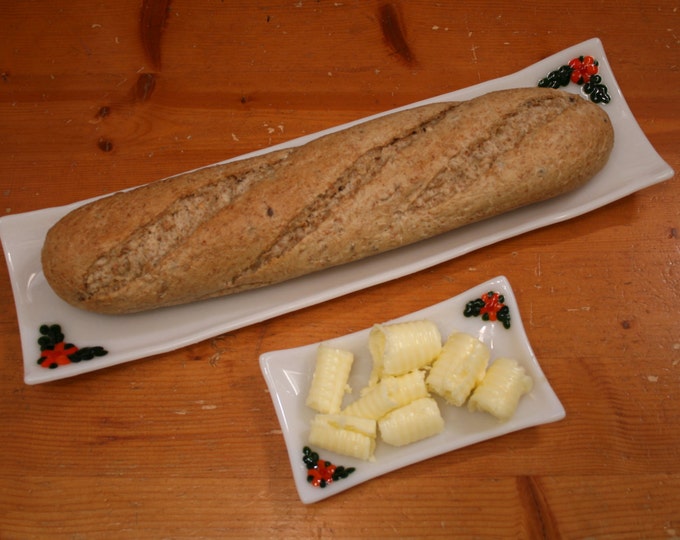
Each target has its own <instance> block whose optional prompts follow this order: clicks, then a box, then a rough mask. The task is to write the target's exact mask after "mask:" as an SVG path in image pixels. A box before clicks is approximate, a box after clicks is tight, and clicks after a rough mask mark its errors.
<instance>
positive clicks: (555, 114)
mask: <svg viewBox="0 0 680 540" xmlns="http://www.w3.org/2000/svg"><path fill="white" fill-rule="evenodd" d="M613 138H614V134H613V129H612V126H611V123H610V120H609V117H608V116H607V114H606V113H605V112H604V111H603V110H602V108H601V107H600V106H597V105H594V104H593V103H590V102H589V101H587V100H585V99H582V98H581V97H579V96H575V95H572V94H567V93H564V92H561V91H557V90H552V89H545V88H526V89H514V90H505V91H498V92H493V93H489V94H486V95H484V96H482V97H479V98H476V99H473V100H470V101H463V102H447V103H436V104H430V105H425V106H421V107H417V108H413V109H410V110H405V111H400V112H397V113H393V114H390V115H386V116H383V117H380V118H377V119H374V120H371V121H368V122H365V123H362V124H359V125H356V126H354V127H351V128H348V129H346V130H342V131H339V132H336V133H332V134H330V135H326V136H324V137H321V138H318V139H316V140H313V141H311V142H309V143H307V144H305V145H303V146H299V147H296V148H291V149H285V150H278V151H274V152H271V153H268V154H265V155H262V156H258V157H254V158H249V159H245V160H241V161H234V162H231V163H228V164H220V165H215V166H212V167H207V168H204V169H201V170H198V171H193V172H190V173H186V174H183V175H179V176H175V177H172V178H169V179H165V180H160V181H156V182H153V183H150V184H147V185H145V186H142V187H139V188H137V189H134V190H131V191H127V192H122V193H116V194H114V195H111V196H108V197H105V198H102V199H99V200H96V201H95V202H92V203H89V204H87V205H84V206H81V207H79V208H77V209H76V210H74V211H72V212H71V213H69V214H67V215H66V216H64V217H63V218H62V219H61V220H60V221H59V222H58V223H57V224H55V225H54V227H52V228H51V229H50V231H49V232H48V234H47V237H46V240H45V244H44V246H43V250H42V265H43V269H44V273H45V277H46V279H47V281H48V283H49V284H50V286H51V287H52V289H53V290H54V291H55V292H56V293H57V295H59V296H60V297H61V298H63V299H64V300H65V301H66V302H68V303H70V304H72V305H74V306H77V307H80V308H83V309H85V310H90V311H94V312H100V313H111V314H123V313H132V312H137V311H143V310H149V309H154V308H159V307H163V306H171V305H177V304H183V303H188V302H194V301H198V300H202V299H207V298H211V297H216V296H222V295H227V294H232V293H237V292H239V291H244V290H247V289H252V288H255V287H262V286H265V285H270V284H273V283H277V282H281V281H284V280H288V279H291V278H294V277H296V276H301V275H304V274H308V273H311V272H315V271H317V270H321V269H324V268H328V267H331V266H334V265H340V264H343V263H347V262H350V261H356V260H358V259H362V258H364V257H368V256H370V255H374V254H377V253H381V252H384V251H387V250H391V249H394V248H397V247H400V246H405V245H407V244H410V243H413V242H418V241H419V240H423V239H425V238H429V237H432V236H434V235H438V234H441V233H444V232H446V231H450V230H452V229H455V228H457V227H460V226H462V225H466V224H468V223H472V222H475V221H478V220H481V219H485V218H489V217H491V216H495V215H498V214H501V213H503V212H507V211H509V210H512V209H514V208H517V207H520V206H523V205H527V204H530V203H535V202H538V201H541V200H544V199H547V198H550V197H554V196H556V195H559V194H562V193H565V192H567V191H569V190H572V189H574V188H576V187H578V186H580V185H582V184H583V183H584V182H586V181H588V180H589V179H590V178H591V177H592V176H593V175H594V174H595V173H597V172H598V171H599V170H600V169H601V168H602V167H603V166H604V164H605V163H606V161H607V159H608V156H609V153H610V150H611V148H612V145H613Z"/></svg>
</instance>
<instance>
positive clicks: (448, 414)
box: [260, 276, 565, 503]
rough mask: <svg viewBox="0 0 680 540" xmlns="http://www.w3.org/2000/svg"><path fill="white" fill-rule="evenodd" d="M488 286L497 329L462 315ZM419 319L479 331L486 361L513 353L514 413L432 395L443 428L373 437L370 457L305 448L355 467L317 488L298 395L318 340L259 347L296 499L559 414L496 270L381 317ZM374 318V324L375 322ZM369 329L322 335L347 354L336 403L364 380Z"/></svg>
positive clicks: (308, 413)
mask: <svg viewBox="0 0 680 540" xmlns="http://www.w3.org/2000/svg"><path fill="white" fill-rule="evenodd" d="M489 291H494V292H497V293H499V294H502V295H503V296H504V300H505V302H504V303H505V305H507V306H508V307H509V308H510V317H511V325H510V328H509V329H506V328H504V327H503V325H502V324H501V323H500V322H498V321H496V322H492V321H484V320H482V319H481V318H480V317H469V318H468V317H465V316H464V315H463V311H464V309H465V305H466V304H467V303H468V302H470V301H472V300H475V299H476V298H480V297H481V296H482V294H484V293H486V292H489ZM422 319H427V320H430V321H432V322H434V323H436V324H437V327H438V328H439V331H440V332H441V334H442V338H443V339H446V337H448V336H449V335H450V333H451V332H452V331H453V330H457V331H459V332H465V333H468V334H471V335H473V336H475V337H477V338H479V339H480V340H481V341H483V342H484V343H485V344H486V345H487V346H488V347H489V348H490V349H491V360H490V364H491V363H493V361H494V360H495V359H496V358H498V357H500V356H504V357H510V358H514V359H515V360H517V361H518V362H519V363H520V365H522V366H523V367H524V369H525V370H526V372H527V373H528V374H529V375H530V376H531V377H532V379H533V381H534V385H533V388H532V390H531V392H530V393H529V394H527V395H525V396H523V397H522V399H521V400H520V403H519V406H518V407H517V411H516V412H515V415H514V416H513V417H512V418H511V419H510V420H508V421H507V422H499V421H498V420H496V419H495V418H494V417H492V416H491V415H489V414H486V413H483V412H474V413H472V412H469V411H468V410H467V408H465V407H453V406H451V405H447V404H446V403H445V402H444V401H443V400H442V399H440V398H438V397H437V398H436V399H437V401H438V405H439V409H440V411H441V413H442V417H443V418H444V421H445V428H444V431H443V432H442V433H440V434H439V435H436V436H434V437H431V438H429V439H424V440H422V441H419V442H416V443H413V444H410V445H407V446H402V447H393V446H389V445H388V444H385V443H383V442H381V441H380V440H378V443H377V445H376V452H375V461H362V460H359V459H356V458H350V457H347V456H342V455H338V454H335V453H333V452H329V451H327V450H321V449H319V448H312V450H314V451H316V452H318V453H319V456H320V457H321V458H322V459H325V460H328V461H331V462H332V463H334V464H336V465H342V466H344V467H354V468H355V469H356V470H355V472H354V473H352V474H351V475H349V476H348V477H347V478H344V479H341V480H338V481H336V482H332V483H330V484H328V485H327V486H326V487H325V488H320V487H314V486H312V485H311V484H310V483H309V482H307V467H306V465H305V464H304V463H303V461H302V456H303V453H302V449H303V448H304V447H305V446H307V445H308V442H307V439H308V436H309V424H310V422H311V420H312V418H313V417H314V415H315V411H313V410H312V409H310V408H309V407H307V406H306V405H305V400H306V398H307V394H308V393H309V386H310V384H311V380H312V375H313V374H314V368H315V365H316V350H317V348H318V346H319V344H318V343H314V344H311V345H306V346H304V347H298V348H295V349H288V350H282V351H273V352H268V353H265V354H263V355H261V356H260V367H261V369H262V373H263V375H264V378H265V381H266V382H267V387H268V389H269V393H270V394H271V398H272V402H273V404H274V408H275V410H276V414H277V417H278V419H279V423H280V424H281V430H282V433H283V438H284V440H285V444H286V448H287V450H288V456H289V459H290V464H291V468H292V471H293V478H294V481H295V486H296V488H297V490H298V494H299V495H300V499H301V500H302V502H304V503H313V502H317V501H320V500H321V499H325V498H327V497H330V496H332V495H336V494H337V493H340V492H342V491H345V490H346V489H349V488H351V487H354V486H356V485H358V484H361V483H362V482H366V481H367V480H370V479H372V478H375V477H377V476H380V475H383V474H385V473H388V472H391V471H394V470H395V469H399V468H401V467H405V466H407V465H411V464H413V463H416V462H418V461H422V460H425V459H428V458H432V457H434V456H438V455H440V454H444V453H446V452H450V451H452V450H456V449H458V448H462V447H464V446H469V445H471V444H475V443H478V442H481V441H484V440H487V439H491V438H494V437H499V436H501V435H505V434H507V433H511V432H513V431H518V430H520V429H524V428H528V427H532V426H537V425H540V424H546V423H549V422H555V421H558V420H561V419H562V418H564V416H565V411H564V407H563V406H562V404H561V403H560V401H559V399H558V397H557V395H555V392H554V391H553V389H552V387H551V386H550V383H549V382H548V380H547V379H546V377H545V375H544V374H543V371H542V370H541V367H540V366H539V364H538V361H537V360H536V356H535V355H534V352H533V350H532V348H531V345H530V343H529V340H528V339H527V336H526V333H525V331H524V327H523V325H522V320H521V317H520V313H519V309H518V307H517V300H516V298H515V295H514V293H513V291H512V289H511V287H510V284H509V283H508V281H507V279H506V278H505V277H503V276H499V277H496V278H494V279H492V280H490V281H487V282H485V283H482V284H481V285H478V286H477V287H474V288H473V289H470V290H468V291H465V292H464V293H462V294H459V295H458V296H456V297H454V298H451V299H449V300H446V301H444V302H441V303H439V304H436V305H434V306H431V307H429V308H426V309H423V310H421V311H417V312H415V313H411V314H409V315H406V316H404V317H401V318H399V319H395V320H393V321H387V324H389V323H394V322H402V321H413V320H422ZM376 322H379V323H382V322H383V321H376ZM369 332H370V328H367V329H365V330H362V331H360V332H356V333H354V334H350V335H347V336H343V337H340V338H337V339H330V340H328V341H326V342H325V343H327V344H329V345H330V346H332V347H337V348H340V349H345V350H349V351H351V352H352V353H354V363H353V364H352V371H351V373H350V379H349V386H350V387H351V389H352V393H351V394H348V395H347V396H345V400H344V401H343V407H344V406H347V405H348V404H349V403H351V402H352V401H353V400H355V399H357V398H358V397H359V395H360V392H361V389H362V388H364V387H365V386H366V385H367V383H368V378H369V376H370V373H371V368H372V366H373V361H372V358H371V355H370V352H369V349H368V334H369Z"/></svg>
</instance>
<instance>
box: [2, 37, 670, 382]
mask: <svg viewBox="0 0 680 540" xmlns="http://www.w3.org/2000/svg"><path fill="white" fill-rule="evenodd" d="M580 55H591V56H594V57H595V58H596V59H597V60H598V61H599V63H600V74H601V75H602V79H603V83H605V84H606V85H607V86H608V88H609V93H610V95H611V97H612V99H611V102H610V103H609V104H607V105H602V107H604V109H605V110H606V111H607V112H608V113H609V116H610V117H611V120H612V124H613V126H614V130H615V136H616V142H615V145H614V149H613V151H612V155H611V158H610V160H609V162H608V163H607V165H606V166H605V168H604V169H603V170H602V171H601V172H600V173H599V174H598V175H597V176H596V177H595V178H593V179H592V180H591V181H590V182H589V183H588V184H587V185H586V186H584V187H583V188H581V189H579V190H576V191H574V192H571V193H569V194H567V195H564V196H561V197H558V198H555V199H552V200H549V201H546V202H542V203H539V204H535V205H532V206H528V207H525V208H522V209H519V210H516V211H514V212H510V213H507V214H504V215H502V216H499V217H496V218H493V219H489V220H486V221H483V222H481V223H476V224H473V225H470V226H467V227H464V228H462V229H458V230H455V231H452V232H450V233H447V234H444V235H441V236H438V237H436V238H432V239H430V240H427V241H423V242H419V243H417V244H415V245H412V246H408V247H405V248H402V249H398V250H394V251H391V252H389V253H385V254H382V255H378V256H374V257H371V258H369V259H365V260H363V261H359V262H356V263H352V264H348V265H344V266H341V267H336V268H333V269H330V270H327V271H323V272H318V273H315V274H312V275H309V276H305V277H303V278H299V279H296V280H292V281H289V282H287V283H284V284H280V285H275V286H271V287H267V288H265V289H261V290H255V291H248V292H245V293H241V294H237V295H233V296H228V297H224V298H220V299H216V300H209V301H206V302H200V303H194V304H190V305H186V306H180V307H173V308H167V309H161V310H155V311H152V312H147V313H140V314H136V315H127V316H117V317H112V316H106V315H94V314H90V313H86V312H84V311H81V310H78V309H75V308H72V307H71V306H69V305H67V304H66V303H64V302H63V301H62V300H60V299H59V298H58V297H57V296H56V295H55V294H54V293H53V292H52V290H51V289H50V287H49V286H48V284H47V282H46V281H45V278H44V276H43V273H42V269H41V265H40V249H41V246H42V243H43V240H44V237H45V234H46V232H47V230H48V229H49V227H50V226H51V225H52V224H54V223H55V222H56V221H57V220H58V219H59V218H61V217H62V216H63V215H65V214H66V213H67V212H69V211H70V210H72V209H73V208H75V207H77V206H79V205H81V204H83V203H84V202H86V201H81V202H79V203H75V204H72V205H69V206H63V207H58V208H48V209H45V210H38V211H35V212H28V213H24V214H17V215H9V216H4V217H2V218H0V238H1V239H2V244H3V248H4V252H5V258H6V260H7V266H8V268H9V275H10V280H11V283H12V289H13V293H14V299H15V305H16V311H17V318H18V322H19V328H20V332H21V344H22V351H23V357H24V358H23V368H24V380H25V382H26V383H28V384H36V383H43V382H47V381H52V380H55V379H60V378H64V377H71V376H74V375H78V374H81V373H85V372H89V371H93V370H96V369H101V368H104V367H108V366H112V365H116V364H120V363H123V362H128V361H130V360H135V359H139V358H143V357H146V356H150V355H153V354H158V353H162V352H166V351H169V350H173V349H177V348H180V347H183V346H186V345H190V344H192V343H196V342H199V341H202V340H204V339H207V338H210V337H213V336H216V335H219V334H221V333H224V332H228V331H231V330H235V329H237V328H241V327H244V326H247V325H250V324H253V323H256V322H260V321H263V320H266V319H269V318H271V317H275V316H278V315H281V314H284V313H288V312H291V311H294V310H297V309H300V308H303V307H306V306H310V305H313V304H317V303H320V302H323V301H326V300H329V299H331V298H336V297H338V296H341V295H344V294H347V293H350V292H354V291H357V290H360V289H363V288H366V287H369V286H372V285H375V284H377V283H382V282H385V281H389V280H392V279H395V278H398V277H401V276H404V275H407V274H410V273H413V272H416V271H419V270H422V269H424V268H428V267H430V266H434V265H436V264H438V263H440V262H443V261H446V260H449V259H453V258H455V257H458V256H460V255H463V254H465V253H468V252H470V251H473V250H475V249H479V248H481V247H483V246H487V245H489V244H492V243H494V242H498V241H500V240H503V239H506V238H510V237H512V236H515V235H518V234H521V233H524V232H527V231H530V230H533V229H537V228H539V227H543V226H546V225H549V224H552V223H556V222H559V221H563V220H566V219H569V218H571V217H575V216H577V215H580V214H583V213H586V212H589V211H591V210H594V209H596V208H598V207H601V206H603V205H605V204H608V203H610V202H612V201H614V200H617V199H620V198H622V197H625V196H626V195H629V194H631V193H633V192H635V191H637V190H640V189H643V188H645V187H648V186H651V185H653V184H655V183H658V182H662V181H664V180H666V179H668V178H670V177H671V176H672V175H673V170H672V169H671V168H670V167H669V166H668V164H666V163H665V162H664V161H663V159H661V157H660V156H659V155H658V154H657V153H656V152H655V150H654V148H652V146H651V144H650V143H649V141H648V140H647V138H646V137H645V135H644V133H643V132H642V131H641V129H640V127H639V126H638V124H637V122H636V120H635V118H634V117H633V114H632V113H631V111H630V109H629V108H628V105H627V104H626V102H625V100H624V97H623V94H622V93H621V90H620V88H619V87H618V85H617V83H616V80H615V78H614V74H613V72H612V70H611V67H610V65H609V62H608V61H607V58H606V55H605V52H604V49H603V47H602V44H601V42H600V40H599V39H597V38H594V39H591V40H588V41H585V42H583V43H580V44H578V45H575V46H573V47H570V48H568V49H565V50H563V51H561V52H559V53H556V54H554V55H552V56H550V57H549V58H546V59H544V60H542V61H541V62H538V63H536V64H534V65H531V66H529V67H527V68H525V69H523V70H521V71H519V72H517V73H514V74H512V75H509V76H506V77H502V78H499V79H494V80H491V81H487V82H484V83H481V84H478V85H475V86H472V87H469V88H465V89H462V90H458V91H455V92H451V93H449V94H445V95H441V96H437V97H433V98H431V99H428V100H424V101H421V102H418V103H413V104H410V105H408V106H407V107H401V109H404V108H408V107H414V106H417V105H421V104H424V103H429V102H435V101H445V100H463V99H470V98H472V97H475V96H478V95H481V94H484V93H487V92H489V91H492V90H500V89H504V88H513V87H527V86H535V85H536V84H537V83H538V81H539V80H540V79H541V78H543V77H545V76H546V75H547V74H548V73H549V72H550V71H552V70H554V69H557V68H558V67H559V66H560V65H562V64H565V63H567V62H568V61H569V60H570V59H571V58H573V57H576V56H580ZM565 90H568V91H572V92H575V93H577V92H579V91H580V87H578V86H576V85H570V86H569V87H567V88H565ZM396 110H399V109H395V111H396ZM388 112H394V111H387V112H385V113H382V114H387V113H388ZM375 116H380V115H375ZM375 116H373V117H370V118H374V117H375ZM368 119H369V118H365V119H362V120H358V121H356V122H352V123H350V124H345V125H343V126H338V127H336V128H333V129H329V130H326V131H323V132H319V133H316V134H313V135H309V136H305V137H302V138H299V139H295V140H292V141H289V142H287V143H285V144H281V145H278V146H275V147H272V148H269V149H267V150H262V151H259V152H254V153H251V154H248V155H245V156H241V157H240V158H236V159H242V158H246V157H251V156H254V155H257V154H261V153H264V152H265V151H271V150H275V149H280V148H284V147H289V146H294V145H299V144H302V143H305V142H308V141H309V140H311V139H313V138H315V137H318V136H321V135H324V134H326V133H329V132H332V131H337V130H339V129H343V128H345V127H348V126H350V125H354V124H357V123H359V122H362V121H365V120H368ZM44 323H48V324H53V323H58V324H60V325H61V326H62V328H63V331H64V334H65V335H66V339H67V340H68V341H70V342H72V343H74V344H76V345H78V346H79V347H85V346H94V345H99V346H103V347H104V348H106V349H107V350H108V351H109V353H108V355H107V356H104V357H102V358H96V359H94V360H91V361H88V362H80V363H78V364H70V365H66V366H62V367H59V368H57V369H53V370H50V369H45V368H42V367H40V366H39V365H37V363H36V361H37V359H38V358H39V356H40V349H39V347H38V344H37V339H38V337H39V334H38V328H39V327H40V325H41V324H44Z"/></svg>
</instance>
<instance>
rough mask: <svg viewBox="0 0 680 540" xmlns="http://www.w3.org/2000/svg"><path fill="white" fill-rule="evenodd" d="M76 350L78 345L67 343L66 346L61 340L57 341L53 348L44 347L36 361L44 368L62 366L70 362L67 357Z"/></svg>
mask: <svg viewBox="0 0 680 540" xmlns="http://www.w3.org/2000/svg"><path fill="white" fill-rule="evenodd" d="M77 352H78V347H76V346H75V345H71V344H68V346H67V345H66V344H65V343H64V342H63V341H61V342H59V343H57V344H56V345H55V346H54V348H53V349H45V350H44V351H42V356H41V357H40V360H38V363H39V364H40V365H41V366H42V367H45V368H55V367H57V366H64V365H66V364H70V363H71V359H70V358H69V355H70V354H75V353H77Z"/></svg>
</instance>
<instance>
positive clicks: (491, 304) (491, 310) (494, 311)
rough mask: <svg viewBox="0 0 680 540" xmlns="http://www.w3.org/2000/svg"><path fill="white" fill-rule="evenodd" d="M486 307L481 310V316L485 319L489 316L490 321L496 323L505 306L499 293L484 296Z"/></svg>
mask: <svg viewBox="0 0 680 540" xmlns="http://www.w3.org/2000/svg"><path fill="white" fill-rule="evenodd" d="M482 300H483V301H484V307H483V308H481V309H480V310H479V314H480V315H482V317H484V315H485V314H487V315H488V319H489V320H490V321H495V320H496V319H497V318H498V312H499V311H500V309H501V308H502V307H503V306H504V305H505V304H503V301H502V300H501V296H500V295H499V294H498V293H488V294H487V293H485V294H483V295H482Z"/></svg>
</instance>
